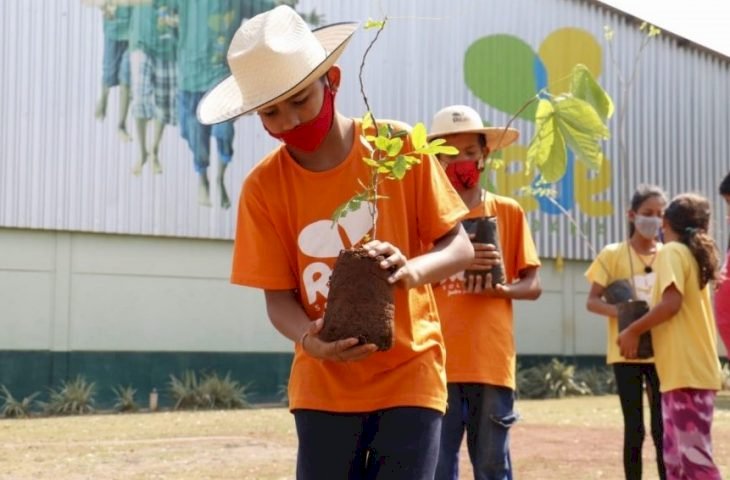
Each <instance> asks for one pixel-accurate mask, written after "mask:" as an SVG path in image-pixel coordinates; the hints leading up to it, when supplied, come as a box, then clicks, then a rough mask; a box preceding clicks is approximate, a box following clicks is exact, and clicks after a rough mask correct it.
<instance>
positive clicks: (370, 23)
mask: <svg viewBox="0 0 730 480" xmlns="http://www.w3.org/2000/svg"><path fill="white" fill-rule="evenodd" d="M383 25H385V22H384V21H383V20H373V19H372V18H368V20H367V21H366V22H365V26H364V27H363V28H364V29H365V30H372V29H374V28H383Z"/></svg>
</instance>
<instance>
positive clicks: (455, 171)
mask: <svg viewBox="0 0 730 480" xmlns="http://www.w3.org/2000/svg"><path fill="white" fill-rule="evenodd" d="M446 176H448V177H449V180H450V181H451V185H453V186H454V188H455V189H456V190H457V191H463V190H469V189H470V188H473V187H474V186H475V185H476V184H477V182H478V181H479V167H478V166H477V162H475V161H473V160H464V161H460V162H451V163H449V164H448V165H447V166H446Z"/></svg>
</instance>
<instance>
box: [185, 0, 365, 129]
mask: <svg viewBox="0 0 730 480" xmlns="http://www.w3.org/2000/svg"><path fill="white" fill-rule="evenodd" d="M356 29H357V23H355V22H347V23H336V24H333V25H328V26H326V27H322V28H319V29H317V30H315V31H311V30H310V29H309V27H308V26H307V24H306V23H305V22H304V20H302V17H300V16H299V14H298V13H296V12H295V11H294V10H293V9H292V8H291V7H288V6H286V5H281V6H278V7H276V8H274V9H272V10H269V11H267V12H264V13H261V14H259V15H256V16H255V17H252V18H251V19H250V20H248V21H246V22H244V23H243V24H242V25H241V26H240V27H239V28H238V30H237V31H236V33H235V35H234V36H233V40H232V41H231V46H230V47H229V48H228V65H229V67H230V69H231V73H232V75H231V76H230V77H228V78H226V79H225V80H223V81H222V82H221V83H219V84H218V85H217V86H216V87H214V88H213V89H212V90H211V91H210V92H208V93H207V94H206V95H205V96H204V97H203V99H202V100H201V101H200V104H199V105H198V119H199V120H200V122H201V123H204V124H209V125H210V124H214V123H220V122H224V121H226V120H229V119H231V118H233V117H237V116H239V115H243V114H246V113H250V112H252V111H254V110H258V109H260V108H264V107H267V106H269V105H272V104H274V103H277V102H280V101H281V100H285V99H286V98H288V97H290V96H291V95H293V94H295V93H297V92H298V91H299V90H301V89H302V88H304V87H306V86H307V85H309V84H310V83H311V82H312V81H314V80H315V79H317V78H319V77H321V76H322V75H324V74H325V73H326V72H327V70H329V68H330V67H331V66H332V65H333V64H334V63H335V61H336V60H337V58H339V56H340V55H341V54H342V52H343V50H344V49H345V47H346V46H347V43H348V42H349V40H350V38H351V37H352V34H353V33H355V30H356Z"/></svg>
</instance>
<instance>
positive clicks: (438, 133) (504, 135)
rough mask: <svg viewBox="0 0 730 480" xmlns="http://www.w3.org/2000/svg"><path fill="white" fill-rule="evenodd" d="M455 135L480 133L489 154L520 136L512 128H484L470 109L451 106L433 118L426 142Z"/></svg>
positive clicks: (480, 119)
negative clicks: (485, 141)
mask: <svg viewBox="0 0 730 480" xmlns="http://www.w3.org/2000/svg"><path fill="white" fill-rule="evenodd" d="M457 133H481V134H482V135H484V136H485V137H486V138H487V147H489V150H490V151H491V152H493V151H495V150H500V149H502V148H505V147H507V146H509V145H511V144H512V143H514V142H515V141H516V140H517V139H518V138H519V136H520V132H519V131H518V130H516V129H514V128H508V129H506V130H505V128H504V127H485V126H484V124H483V123H482V118H481V117H480V116H479V114H478V113H477V111H476V110H474V109H473V108H471V107H468V106H466V105H451V106H450V107H446V108H442V109H441V110H439V111H438V112H436V115H434V116H433V121H432V122H431V130H430V132H429V133H428V140H429V141H431V140H433V139H434V138H441V137H445V136H447V135H454V134H457Z"/></svg>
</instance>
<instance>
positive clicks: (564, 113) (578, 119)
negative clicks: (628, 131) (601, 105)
mask: <svg viewBox="0 0 730 480" xmlns="http://www.w3.org/2000/svg"><path fill="white" fill-rule="evenodd" d="M553 106H554V109H555V121H556V127H557V129H558V130H560V133H561V134H562V135H563V137H564V138H565V143H566V144H567V145H568V147H570V149H571V150H573V151H574V152H575V154H576V156H577V157H578V160H581V161H583V162H585V163H586V164H587V165H588V167H589V168H593V169H595V168H597V167H598V166H600V164H601V161H602V159H603V153H602V150H601V145H600V142H601V141H602V140H605V139H607V138H608V137H609V131H608V127H606V125H605V124H604V123H603V122H602V121H601V118H600V117H599V115H598V113H597V112H596V110H595V109H594V108H593V107H592V106H591V105H590V104H589V103H588V102H586V101H584V100H581V99H579V98H574V97H559V98H557V99H556V100H555V102H554V104H553Z"/></svg>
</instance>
